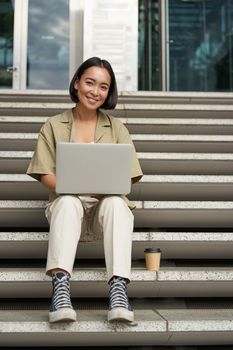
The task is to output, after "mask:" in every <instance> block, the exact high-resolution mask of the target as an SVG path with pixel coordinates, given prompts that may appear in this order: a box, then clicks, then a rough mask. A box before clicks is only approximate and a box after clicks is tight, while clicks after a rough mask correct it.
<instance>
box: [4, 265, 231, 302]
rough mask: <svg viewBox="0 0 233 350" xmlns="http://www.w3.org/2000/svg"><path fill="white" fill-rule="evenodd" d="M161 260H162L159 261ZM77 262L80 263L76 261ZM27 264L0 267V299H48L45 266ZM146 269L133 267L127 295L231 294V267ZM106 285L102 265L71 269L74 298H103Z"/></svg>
mask: <svg viewBox="0 0 233 350" xmlns="http://www.w3.org/2000/svg"><path fill="white" fill-rule="evenodd" d="M162 263H163V262H162ZM77 264H79V262H78V261H77ZM28 265H29V267H27V268H23V267H11V268H4V267H1V275H0V283H1V290H0V297H1V298H49V297H50V295H51V278H50V277H48V276H45V269H44V267H43V268H39V267H38V268H35V267H34V268H32V267H30V263H28ZM170 265H173V266H169V267H168V266H165V267H163V265H162V264H161V269H160V270H159V271H158V272H157V271H148V270H146V268H145V266H143V267H141V268H137V267H133V268H132V273H131V283H130V284H129V286H128V293H129V296H130V297H136V298H140V297H142V296H143V298H149V297H153V298H165V297H166V298H167V297H172V298H178V297H195V298H197V297H232V294H233V267H232V266H231V267H218V266H213V267H208V266H207V267H198V262H197V264H196V265H197V267H187V266H185V267H179V266H176V264H175V263H174V264H172V262H170ZM108 289H109V286H108V284H107V274H106V269H105V267H102V268H101V267H99V268H97V267H95V266H94V263H93V264H92V266H91V264H90V262H89V263H88V267H87V268H85V267H77V268H74V270H73V274H72V278H71V294H72V296H73V297H85V298H89V297H90V298H99V297H100V298H102V297H107V296H108Z"/></svg>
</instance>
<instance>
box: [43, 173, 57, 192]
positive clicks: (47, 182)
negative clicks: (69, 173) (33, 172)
mask: <svg viewBox="0 0 233 350" xmlns="http://www.w3.org/2000/svg"><path fill="white" fill-rule="evenodd" d="M40 182H41V183H42V185H44V186H45V187H47V188H49V189H50V191H52V192H56V176H55V175H52V174H48V175H41V177H40Z"/></svg>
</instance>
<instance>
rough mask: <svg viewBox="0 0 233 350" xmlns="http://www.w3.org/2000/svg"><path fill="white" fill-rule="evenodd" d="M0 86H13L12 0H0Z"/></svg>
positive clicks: (8, 87)
mask: <svg viewBox="0 0 233 350" xmlns="http://www.w3.org/2000/svg"><path fill="white" fill-rule="evenodd" d="M0 23H1V25H0V88H1V89H2V88H3V89H10V88H12V86H13V74H12V73H13V69H14V68H13V34H14V0H0Z"/></svg>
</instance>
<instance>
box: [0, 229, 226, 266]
mask: <svg viewBox="0 0 233 350" xmlns="http://www.w3.org/2000/svg"><path fill="white" fill-rule="evenodd" d="M132 239H133V249H132V257H133V259H144V249H145V248H149V247H159V248H160V249H161V250H162V259H232V251H233V233H232V232H231V231H211V230H209V231H187V230H184V231H179V230H178V231H150V230H148V231H134V233H133V237H132ZM47 244H48V232H47V231H42V232H33V231H22V232H17V231H7V232H4V231H2V232H0V256H1V259H44V258H46V256H47ZM87 256H88V257H89V259H100V258H101V259H103V257H104V250H103V244H102V241H93V240H90V239H89V238H88V237H83V238H82V240H81V241H80V243H79V245H78V250H77V257H78V258H80V259H85V258H86V257H87Z"/></svg>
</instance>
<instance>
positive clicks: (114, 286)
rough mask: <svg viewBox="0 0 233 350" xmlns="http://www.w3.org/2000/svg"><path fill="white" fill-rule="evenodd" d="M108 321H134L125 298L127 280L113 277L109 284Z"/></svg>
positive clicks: (126, 297) (132, 313) (131, 310)
mask: <svg viewBox="0 0 233 350" xmlns="http://www.w3.org/2000/svg"><path fill="white" fill-rule="evenodd" d="M109 284H110V290H109V311H108V321H109V322H112V321H128V322H133V321H134V312H133V309H132V308H131V306H130V304H129V300H128V296H127V280H126V279H125V278H123V277H118V276H114V277H113V278H112V279H111V280H110V282H109Z"/></svg>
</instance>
